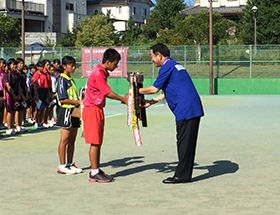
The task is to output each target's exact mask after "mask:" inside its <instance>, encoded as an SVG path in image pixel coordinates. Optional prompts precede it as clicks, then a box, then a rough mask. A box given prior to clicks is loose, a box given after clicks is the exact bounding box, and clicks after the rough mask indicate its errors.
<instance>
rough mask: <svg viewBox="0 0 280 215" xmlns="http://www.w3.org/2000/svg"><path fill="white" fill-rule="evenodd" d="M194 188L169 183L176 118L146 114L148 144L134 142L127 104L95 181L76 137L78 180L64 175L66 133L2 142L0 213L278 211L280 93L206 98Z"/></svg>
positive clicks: (159, 109)
mask: <svg viewBox="0 0 280 215" xmlns="http://www.w3.org/2000/svg"><path fill="white" fill-rule="evenodd" d="M202 101H203V105H204V110H205V116H204V117H203V118H202V120H201V124H200V131H199V139H198V145H197V153H196V159H195V167H194V172H193V182H192V183H187V184H172V185H169V184H163V183H162V180H163V179H165V178H167V177H170V176H172V175H173V172H174V170H175V166H176V161H177V155H176V142H175V122H174V116H173V115H172V113H171V112H170V110H169V109H168V107H167V106H166V105H156V106H152V107H150V108H148V109H147V116H148V128H142V127H141V125H140V127H141V128H140V129H141V130H140V132H141V137H142V142H143V145H142V146H140V147H137V146H135V145H134V140H133V135H132V131H131V130H130V129H129V128H128V127H127V126H126V107H125V106H124V105H122V104H119V103H118V102H115V101H108V106H107V107H106V109H105V113H106V116H107V118H106V123H105V124H106V128H105V138H104V144H103V146H102V147H103V148H102V153H101V163H102V166H101V168H102V169H103V170H104V171H105V172H106V173H108V174H111V175H114V176H115V179H116V180H115V181H114V182H112V183H108V184H102V183H92V182H89V181H88V173H89V171H90V167H89V161H88V145H86V144H85V143H84V139H83V138H81V137H80V135H81V130H80V131H79V134H78V136H77V141H76V152H75V157H74V160H75V162H76V165H77V166H78V167H80V168H83V169H84V173H82V174H78V175H72V176H71V175H69V176H68V175H59V174H57V173H56V169H57V166H58V164H59V163H58V155H57V147H58V142H59V137H60V131H59V129H51V130H44V131H43V132H28V133H27V134H24V135H20V136H15V137H11V138H2V139H0V154H1V155H0V163H1V174H0V186H1V188H0V192H1V195H0V214H1V215H6V214H7V215H10V214H26V215H31V214H40V215H41V214H52V215H53V214H102V215H107V214H108V215H115V214H121V215H123V214H128V215H130V214H131V215H132V214H133V215H138V214H139V215H142V214H143V215H165V214H166V215H170V214H172V215H174V214H175V215H177V214H178V215H182V214H188V215H189V214H191V215H192V214H194V215H195V214H198V215H200V214H202V215H204V214H207V215H208V214H209V215H217V214H238V215H240V214H241V215H243V214H246V215H247V214H248V215H252V214H258V215H259V214H279V210H280V206H279V200H280V171H279V163H280V156H279V152H280V144H279V137H280V132H279V131H280V96H277V95H274V96H202Z"/></svg>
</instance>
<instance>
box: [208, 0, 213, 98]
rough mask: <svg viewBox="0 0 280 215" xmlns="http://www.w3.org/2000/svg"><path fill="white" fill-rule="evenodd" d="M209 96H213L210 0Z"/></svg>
mask: <svg viewBox="0 0 280 215" xmlns="http://www.w3.org/2000/svg"><path fill="white" fill-rule="evenodd" d="M209 4H210V8H209V52H210V53H209V63H210V65H209V94H210V95H213V18H212V13H213V11H212V0H209Z"/></svg>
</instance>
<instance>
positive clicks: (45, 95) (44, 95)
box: [38, 88, 50, 107]
mask: <svg viewBox="0 0 280 215" xmlns="http://www.w3.org/2000/svg"><path fill="white" fill-rule="evenodd" d="M38 94H39V99H40V100H41V101H42V103H43V104H44V106H45V107H47V106H49V103H50V99H49V90H48V88H38Z"/></svg>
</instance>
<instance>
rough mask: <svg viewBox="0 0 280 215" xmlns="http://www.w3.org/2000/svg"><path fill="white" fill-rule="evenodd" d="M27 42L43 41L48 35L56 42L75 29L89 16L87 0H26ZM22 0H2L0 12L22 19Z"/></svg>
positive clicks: (0, 0)
mask: <svg viewBox="0 0 280 215" xmlns="http://www.w3.org/2000/svg"><path fill="white" fill-rule="evenodd" d="M24 2H25V3H24V7H25V32H26V37H25V39H26V44H31V43H33V42H42V41H40V40H44V39H45V38H46V37H49V39H50V40H51V41H54V42H56V41H57V40H59V39H60V38H61V34H63V33H67V30H68V29H69V30H70V31H71V30H72V29H73V26H74V24H75V23H76V22H78V21H81V20H82V19H83V18H84V17H86V16H87V2H86V0H25V1H24ZM21 4H22V1H21V0H0V13H3V14H4V15H8V16H11V17H15V18H18V19H20V20H21V10H22V9H21V7H22V5H21Z"/></svg>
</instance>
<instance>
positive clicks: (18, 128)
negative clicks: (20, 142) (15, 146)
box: [16, 126, 27, 133]
mask: <svg viewBox="0 0 280 215" xmlns="http://www.w3.org/2000/svg"><path fill="white" fill-rule="evenodd" d="M26 131H27V129H26V128H24V127H23V126H18V127H17V128H16V133H21V132H26Z"/></svg>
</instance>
